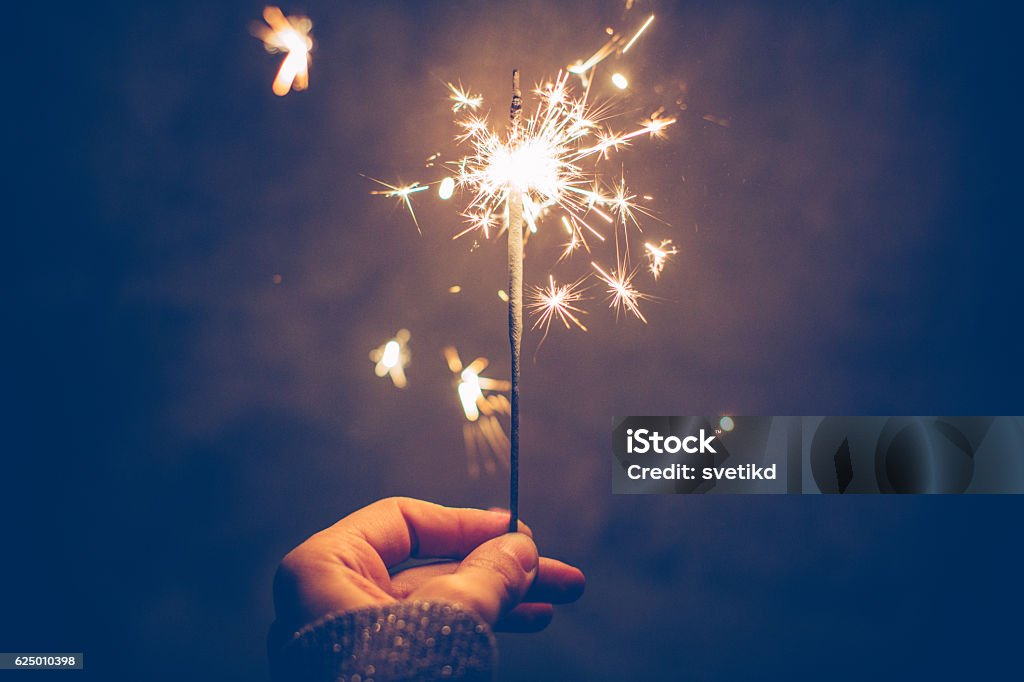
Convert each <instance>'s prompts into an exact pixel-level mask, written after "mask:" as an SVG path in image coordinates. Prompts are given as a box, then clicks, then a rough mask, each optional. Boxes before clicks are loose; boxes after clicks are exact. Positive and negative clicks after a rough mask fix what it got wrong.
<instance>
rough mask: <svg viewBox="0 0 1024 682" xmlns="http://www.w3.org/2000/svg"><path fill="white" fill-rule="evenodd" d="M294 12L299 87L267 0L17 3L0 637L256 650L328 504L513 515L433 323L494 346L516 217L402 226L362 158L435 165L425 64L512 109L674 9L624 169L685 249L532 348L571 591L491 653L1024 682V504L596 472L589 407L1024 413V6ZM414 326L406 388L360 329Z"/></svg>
mask: <svg viewBox="0 0 1024 682" xmlns="http://www.w3.org/2000/svg"><path fill="white" fill-rule="evenodd" d="M285 9H286V11H289V12H291V11H294V10H296V9H299V8H295V7H292V6H290V5H288V6H285ZM305 9H306V10H308V12H309V14H310V15H311V16H312V17H313V20H314V22H315V26H314V36H315V37H316V39H317V41H318V46H317V50H316V52H315V54H314V65H313V72H312V84H311V89H310V91H309V92H306V93H300V94H297V95H296V94H292V95H289V96H288V97H286V98H283V99H278V98H275V97H274V96H273V95H272V94H271V93H270V87H269V86H270V81H271V79H272V76H273V72H274V70H275V69H276V68H277V63H278V59H277V58H275V57H271V56H269V55H267V54H265V53H264V52H263V50H262V48H261V47H260V45H259V44H258V42H257V41H256V40H254V39H253V38H252V37H251V36H249V35H248V25H249V22H250V21H252V20H255V19H257V18H258V17H259V13H260V10H261V5H260V3H257V2H243V3H234V2H232V3H173V4H169V5H166V6H162V7H153V6H148V5H145V4H143V5H139V4H127V3H126V4H124V5H123V6H120V7H117V6H107V5H104V4H100V5H96V6H85V5H78V6H68V7H63V6H56V5H49V6H46V7H33V6H23V7H20V8H16V9H14V10H13V14H11V13H10V12H11V10H8V16H7V21H6V22H5V25H6V31H5V36H6V38H7V41H6V42H7V45H6V49H5V55H6V57H5V60H4V63H5V65H6V67H7V69H8V70H9V72H8V73H7V75H6V77H5V79H4V84H5V87H4V90H5V95H4V101H5V107H4V108H5V110H6V113H7V116H6V117H5V118H6V119H7V123H6V124H5V126H4V139H5V145H4V148H5V152H4V160H5V163H4V178H5V182H4V186H5V192H4V194H5V201H4V211H5V213H6V216H5V218H4V220H3V233H4V243H3V253H4V254H5V256H6V257H5V259H4V268H3V280H4V289H5V297H4V300H5V303H6V316H5V318H6V320H7V324H6V325H5V327H4V338H5V341H6V343H5V344H4V345H5V347H6V362H5V363H4V369H3V372H4V381H3V387H4V389H5V393H6V395H7V399H6V400H5V401H4V404H5V405H6V407H5V408H4V410H3V418H4V423H5V427H4V431H3V433H4V438H3V445H2V452H3V470H2V473H0V486H2V502H0V504H2V506H3V508H2V512H3V515H2V519H3V520H2V523H3V533H2V537H3V539H4V543H3V551H2V554H0V557H2V569H0V570H2V583H0V650H7V651H15V650H19V649H26V650H35V651H50V650H54V651H56V650H73V651H85V652H86V656H87V658H86V661H87V668H88V669H89V670H90V671H91V672H92V674H94V675H95V677H96V678H97V679H122V678H123V679H150V680H164V679H166V680H170V679H182V678H186V679H242V678H245V679H263V678H265V676H266V672H265V664H264V661H263V636H264V633H265V630H266V627H267V625H268V623H269V620H270V618H271V616H272V614H271V605H270V577H271V575H272V573H273V570H274V567H275V565H276V562H277V560H278V559H279V558H280V557H281V556H282V555H283V554H284V553H285V552H286V551H287V550H288V549H290V548H291V547H292V546H294V545H295V544H296V543H298V542H299V541H301V540H302V539H303V538H304V537H306V536H307V535H308V534H310V533H312V532H314V531H315V530H317V529H319V528H321V527H323V526H324V525H326V524H328V523H330V522H332V521H333V520H335V519H337V518H339V517H340V516H343V515H344V514H346V513H348V512H349V511H351V510H353V509H355V508H357V507H359V506H361V505H363V504H365V503H367V502H369V501H371V500H373V499H376V498H378V497H381V496H385V495H393V494H405V495H413V496H417V497H424V498H427V499H433V500H435V501H439V502H443V503H446V504H471V505H483V506H487V505H492V504H501V503H502V501H503V500H504V494H505V493H504V483H503V481H502V480H501V477H500V476H497V477H492V478H483V479H480V480H473V479H472V478H470V477H469V476H468V475H467V474H466V467H465V463H464V457H463V454H462V452H461V450H462V442H461V437H460V435H459V434H460V430H461V425H460V421H461V416H460V414H459V408H458V406H457V404H456V403H455V401H454V391H453V390H452V388H451V385H450V384H449V383H448V382H449V381H450V374H449V373H448V370H447V368H446V367H445V366H444V364H443V360H442V358H441V355H440V351H441V348H442V347H443V346H444V345H445V344H448V343H454V344H456V345H457V346H459V348H460V350H461V351H462V352H463V356H464V357H465V358H466V359H470V358H472V357H476V356H477V355H483V356H487V357H490V358H491V359H492V361H493V364H492V366H491V368H490V370H489V372H490V374H491V375H492V376H495V377H505V376H507V372H506V370H505V362H506V357H507V356H506V353H507V350H506V346H505V341H504V336H503V331H502V329H503V324H504V312H503V309H502V307H501V303H500V301H498V300H497V298H496V297H495V296H494V291H495V290H496V289H498V288H500V287H501V286H502V285H503V283H502V279H503V276H502V268H501V265H500V264H501V262H502V260H501V259H502V258H503V256H502V248H501V247H500V245H496V246H495V245H491V244H486V243H485V244H482V245H481V247H480V248H478V249H475V250H473V251H472V252H471V249H470V246H471V243H470V242H468V241H462V242H455V243H452V242H451V241H450V235H451V234H453V233H454V231H455V228H456V227H457V219H456V218H455V216H454V210H453V207H451V206H448V205H442V204H440V202H438V201H436V200H434V199H431V198H427V197H423V198H422V200H421V201H419V202H418V203H417V211H418V215H419V217H420V221H421V224H422V225H423V226H424V234H423V236H422V237H419V236H417V234H416V232H415V229H414V227H413V226H412V224H411V222H410V220H409V218H408V216H407V215H405V214H404V213H403V212H402V211H401V210H400V209H394V208H393V207H392V206H391V205H389V203H388V201H387V200H384V199H380V198H378V197H370V196H369V194H368V192H369V190H370V189H372V185H371V184H370V183H368V182H367V181H366V180H364V179H363V178H361V177H360V176H359V175H358V173H361V172H363V173H367V174H369V175H374V176H376V177H385V178H395V177H399V176H401V177H403V178H404V179H405V180H406V181H412V180H429V179H433V176H431V175H430V173H431V172H432V171H430V170H427V169H424V168H423V159H424V158H426V157H427V156H428V155H430V154H431V153H433V152H434V151H438V149H439V148H440V147H442V146H445V147H446V148H447V147H449V145H448V144H447V142H446V140H447V139H449V137H450V135H451V128H450V126H449V124H448V122H447V121H448V118H449V112H448V111H447V105H446V102H445V93H444V90H443V84H442V82H443V81H445V80H458V79H462V81H463V82H464V83H465V84H467V85H472V87H473V88H474V89H475V90H477V91H478V92H482V93H484V94H485V96H487V97H488V99H489V101H490V102H492V103H495V102H496V104H494V107H495V110H496V111H499V112H500V111H501V110H502V109H503V108H504V106H505V105H504V99H505V97H506V90H507V83H506V81H507V74H508V72H509V70H510V69H511V68H512V67H513V66H519V67H520V68H522V69H523V72H524V74H525V77H526V80H527V81H528V82H533V81H535V80H539V79H541V78H543V77H546V76H549V75H551V74H552V73H553V72H554V71H557V69H558V68H560V67H561V66H563V65H564V64H567V63H569V62H570V61H573V60H575V59H577V58H580V57H585V56H586V55H588V54H590V52H591V51H593V50H594V49H596V48H597V46H598V45H600V43H601V40H602V38H603V33H602V30H603V28H604V26H605V25H608V24H612V25H615V26H620V27H622V28H623V30H628V27H629V26H633V25H636V24H637V23H639V21H640V20H642V18H643V17H644V16H645V14H646V13H647V12H648V11H654V12H656V13H657V14H658V20H657V21H656V22H655V24H654V26H653V27H652V30H651V32H650V34H649V35H647V36H645V37H644V39H643V41H642V42H640V43H638V47H637V48H635V51H634V52H633V53H631V55H630V58H629V59H624V60H623V61H622V62H621V66H622V68H627V69H629V70H630V76H631V81H632V83H633V87H634V89H633V93H632V94H631V95H630V96H629V97H630V98H631V99H628V100H627V101H626V106H627V108H629V109H630V110H631V111H634V112H636V116H635V118H640V117H642V116H643V115H645V114H647V113H649V111H650V110H653V109H654V108H655V107H656V106H658V105H659V104H662V103H668V104H669V105H670V111H675V112H676V113H677V114H678V115H679V116H680V122H679V123H678V124H677V126H675V127H674V128H673V129H672V130H671V132H670V136H669V139H668V141H666V142H662V143H651V144H648V143H644V144H643V145H639V146H638V149H637V151H635V152H633V153H632V154H626V155H624V156H623V161H624V163H626V164H627V166H628V171H627V172H628V173H630V175H629V179H630V182H631V183H635V184H636V186H638V187H642V189H643V191H644V192H649V193H651V194H652V195H654V196H655V197H656V200H657V202H658V203H657V206H656V208H657V210H658V212H659V215H660V216H661V217H662V218H663V219H664V220H665V221H666V222H667V223H670V224H671V228H668V227H665V226H661V225H659V226H658V227H656V228H652V229H654V230H655V232H654V233H653V234H655V235H658V236H671V237H672V238H673V239H674V240H675V241H676V243H677V244H679V245H680V247H681V253H680V255H679V257H678V258H677V259H676V262H675V263H674V264H673V265H671V266H670V268H669V269H668V270H667V271H666V273H665V276H664V277H663V278H662V280H661V282H660V283H659V284H658V285H657V286H656V287H653V289H652V293H655V294H657V295H658V296H660V297H662V298H663V299H665V300H664V301H662V302H660V303H655V304H649V305H648V306H647V307H646V308H645V311H646V312H647V313H648V314H649V316H650V319H651V323H650V324H649V325H647V326H643V325H640V324H639V323H637V322H636V321H635V320H627V321H620V322H619V323H618V324H617V325H616V324H615V323H614V320H613V315H612V314H611V312H610V311H606V310H603V309H602V306H603V304H602V303H600V302H597V303H596V304H593V305H592V314H591V315H590V317H589V318H588V322H589V323H590V324H589V326H590V327H591V332H590V334H588V335H587V336H581V335H579V334H577V333H564V332H565V330H556V331H553V333H552V336H551V338H549V339H548V341H547V342H546V344H545V345H544V346H543V347H542V348H541V349H540V350H539V351H537V350H536V340H537V339H536V336H528V337H527V340H526V351H525V353H528V354H530V356H531V357H530V359H529V361H528V362H527V363H526V366H525V368H524V374H523V382H524V384H523V400H524V402H523V429H524V445H523V447H524V450H523V452H524V455H523V499H522V513H523V516H524V517H525V518H526V520H528V521H529V522H530V523H531V525H532V526H533V528H534V529H535V531H536V533H537V537H538V541H539V543H540V546H541V549H542V551H544V552H546V553H549V554H551V555H554V556H559V557H561V558H563V559H566V560H568V561H571V562H573V563H576V564H578V565H580V566H581V567H582V568H583V569H584V571H585V572H586V573H587V575H588V580H589V583H588V591H587V594H586V595H585V596H584V598H583V599H582V600H581V601H580V602H579V603H578V604H577V605H574V606H571V607H567V608H565V609H563V610H561V612H560V613H559V614H558V615H557V616H556V621H555V623H554V624H553V625H552V626H551V628H550V629H549V631H548V632H546V633H545V634H542V635H538V636H532V637H503V638H502V640H501V647H502V660H503V663H502V668H501V673H500V678H501V679H509V680H511V679H557V678H565V679H590V680H599V679H603V680H613V679H615V680H618V679H641V678H651V677H654V678H658V677H663V678H668V677H671V678H673V679H674V678H682V679H694V680H699V679H750V678H759V679H761V678H765V677H781V676H783V675H786V676H791V677H795V678H812V677H815V678H817V677H820V676H825V677H830V678H850V679H854V678H856V679H862V678H864V677H874V678H881V679H893V678H900V677H907V678H913V679H918V678H923V677H926V676H928V677H953V676H962V677H970V678H972V679H1005V678H1008V677H1012V676H1014V673H1015V672H1016V671H1017V670H1019V667H1020V654H1019V640H1020V633H1021V628H1020V624H1019V619H1020V614H1021V608H1022V606H1024V589H1022V586H1021V574H1022V570H1024V560H1022V553H1021V550H1020V531H1019V523H1020V518H1021V516H1020V514H1021V511H1022V504H1021V500H1020V499H1019V498H1017V497H993V498H980V497H978V498H966V497H965V498H953V497H946V498H910V499H890V498H883V497H874V498H857V499H841V498H812V497H790V498H774V497H773V498H770V499H769V498H756V497H733V498H724V497H718V498H711V497H709V498H687V497H646V498H639V497H612V496H611V494H610V481H609V477H608V467H607V461H608V460H607V439H608V429H609V428H610V423H611V416H612V415H614V414H722V413H732V414H773V415H779V414H1021V413H1022V411H1024V403H1022V399H1021V392H1020V385H1021V378H1022V371H1021V370H1022V362H1021V352H1020V348H1021V342H1020V324H1019V320H1020V290H1021V287H1020V284H1019V282H1020V278H1019V261H1020V258H1019V254H1020V247H1021V242H1022V238H1021V236H1020V228H1021V221H1020V219H1019V215H1018V214H1019V211H1018V207H1019V204H1020V202H1019V194H1020V191H1019V187H1018V184H1019V178H1020V173H1019V164H1020V161H1019V159H1020V157H1019V154H1018V145H1017V141H1018V140H1017V137H1018V131H1019V129H1020V123H1019V121H1018V119H1019V113H1020V112H1019V107H1018V106H1017V105H1016V99H1017V93H1016V90H1018V89H1019V82H1020V77H1019V74H1018V73H1017V69H1016V62H1017V60H1016V59H1014V57H1015V56H1016V55H1015V54H1014V50H1012V49H1011V48H1012V47H1013V46H1014V45H1015V44H1016V41H1015V38H1016V36H1015V35H1011V30H1015V29H1014V27H1015V26H1016V17H1012V16H1009V14H1008V10H1004V9H1001V8H999V7H996V6H987V5H985V4H978V3H955V4H948V3H932V2H928V3H925V2H920V3H916V2H915V3H899V6H898V7H894V6H893V3H847V2H842V3H833V4H832V5H831V6H830V7H828V8H823V7H820V6H818V5H817V4H811V3H808V4H803V3H787V4H785V5H784V6H778V7H771V8H769V7H765V6H763V3H745V2H712V3H702V2H696V3H647V2H641V3H639V6H638V8H637V9H635V10H634V11H633V13H631V14H629V15H628V16H627V17H626V19H622V18H621V15H622V12H621V4H620V3H616V2H609V3H601V4H598V5H597V6H595V5H593V4H591V3H582V2H570V3H551V2H548V3H541V2H525V3H479V4H478V3H468V2H467V3H450V2H443V3H418V2H417V3H413V2H408V3H401V2H384V3H372V4H371V3H348V4H346V3H315V2H311V3H309V5H308V6H307V7H306V8H305ZM11 41H13V45H11ZM616 68H619V67H616ZM603 73H604V75H605V76H607V74H608V73H610V71H608V70H606V71H604V72H603ZM676 100H678V101H679V102H683V103H685V104H686V106H687V108H686V110H685V111H679V110H678V105H677V104H673V103H674V102H676ZM527 106H529V102H527ZM706 114H707V115H712V116H714V117H715V118H718V119H723V118H724V119H728V123H729V124H728V126H727V127H726V126H722V125H716V124H715V123H712V122H709V121H707V120H705V119H704V118H703V117H704V116H705V115H706ZM629 120H630V119H628V118H627V119H626V123H628V122H629ZM626 123H624V124H623V125H625V124H626ZM538 239H542V237H540V236H539V237H538ZM542 244H543V243H542ZM532 247H534V244H532V243H531V248H532ZM537 248H541V247H537ZM534 253H536V254H537V255H532V254H534ZM548 260H553V258H552V259H547V257H546V256H542V255H541V252H540V251H532V252H531V257H530V258H528V261H527V280H528V282H530V283H539V282H541V281H543V279H544V272H545V270H544V268H546V267H547V262H548ZM584 266H585V264H584ZM274 275H280V276H281V283H280V284H274V282H273V277H274ZM455 283H461V284H462V285H463V287H464V293H463V294H462V295H460V297H459V298H455V297H452V296H451V295H449V294H448V293H447V288H448V286H450V285H451V284H455ZM648 284H649V283H648ZM401 326H408V327H409V328H410V329H411V330H412V333H413V337H412V349H413V353H414V356H413V365H412V367H411V368H410V381H411V384H410V387H409V389H407V390H406V391H404V392H401V393H399V392H397V391H395V390H394V389H392V388H391V387H390V386H389V385H388V384H387V383H386V382H382V381H379V380H377V379H376V378H375V377H373V375H372V372H371V369H372V366H371V364H370V362H369V360H368V359H367V357H366V354H367V352H368V351H369V349H370V348H373V347H375V346H377V345H379V344H380V343H381V342H382V341H383V340H384V339H386V338H388V337H389V336H390V335H391V334H393V333H394V331H395V330H396V329H398V328H399V327H401ZM556 332H557V333H556ZM535 351H536V353H535ZM534 354H535V355H534ZM467 356H468V357H467ZM65 674H66V673H65ZM1017 674H1019V673H1017ZM62 679H63V678H62Z"/></svg>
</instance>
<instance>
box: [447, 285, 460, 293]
mask: <svg viewBox="0 0 1024 682" xmlns="http://www.w3.org/2000/svg"><path fill="white" fill-rule="evenodd" d="M460 291H462V287H461V286H459V285H458V284H455V285H453V286H450V287H448V293H449V294H457V293H459V292H460Z"/></svg>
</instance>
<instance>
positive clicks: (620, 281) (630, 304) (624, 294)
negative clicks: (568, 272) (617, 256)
mask: <svg viewBox="0 0 1024 682" xmlns="http://www.w3.org/2000/svg"><path fill="white" fill-rule="evenodd" d="M591 265H593V266H594V269H595V270H597V272H598V275H599V277H600V279H601V281H603V282H604V283H605V284H607V285H608V293H609V294H611V299H610V300H611V303H609V304H608V307H609V308H615V316H616V317H618V315H619V313H620V312H623V313H625V312H630V313H633V314H634V315H636V317H637V319H639V320H640V321H642V322H643V323H644V324H647V318H646V317H644V315H643V313H641V312H640V305H639V302H640V300H641V299H649V298H650V296H648V295H646V294H642V293H640V292H639V291H637V290H636V289H635V288H634V287H633V278H634V277H636V270H635V269H634V270H633V271H632V272H630V273H628V274H627V273H626V267H625V264H623V263H620V264H619V270H618V273H617V274H614V275H609V274H608V273H607V272H605V271H604V270H602V269H601V267H600V266H599V265H598V264H597V263H593V262H591Z"/></svg>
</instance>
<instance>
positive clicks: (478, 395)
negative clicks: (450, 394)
mask: <svg viewBox="0 0 1024 682" xmlns="http://www.w3.org/2000/svg"><path fill="white" fill-rule="evenodd" d="M444 356H445V359H446V360H447V362H448V369H449V370H451V372H452V374H454V375H455V392H456V395H457V396H458V399H459V404H460V405H461V406H462V412H463V414H464V415H465V417H466V423H464V424H463V425H462V437H463V440H464V442H465V445H466V457H467V459H468V465H469V473H470V475H471V476H473V477H474V478H475V477H477V476H478V475H479V474H480V461H481V460H483V464H484V468H485V469H486V471H487V472H488V473H493V472H494V469H495V462H504V463H507V461H508V450H509V441H508V437H507V436H506V435H505V431H504V429H502V427H501V422H500V421H498V415H507V414H508V413H509V408H510V405H509V402H508V398H506V397H505V396H504V395H502V393H503V392H507V391H508V390H510V389H511V387H512V386H511V383H510V382H508V381H500V380H496V379H488V378H487V377H482V376H480V372H482V371H484V370H485V369H486V368H487V365H488V361H487V358H477V359H476V360H474V361H473V362H471V363H470V364H469V365H467V366H465V367H464V366H463V365H462V360H461V359H460V358H459V352H458V351H457V350H456V349H455V348H454V347H452V346H448V347H447V348H445V349H444Z"/></svg>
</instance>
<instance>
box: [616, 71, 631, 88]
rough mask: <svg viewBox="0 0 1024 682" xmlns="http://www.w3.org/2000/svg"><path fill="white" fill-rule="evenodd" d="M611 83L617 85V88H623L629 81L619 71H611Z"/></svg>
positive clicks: (627, 85)
mask: <svg viewBox="0 0 1024 682" xmlns="http://www.w3.org/2000/svg"><path fill="white" fill-rule="evenodd" d="M612 85H614V86H615V87H617V88H618V89H619V90H625V89H626V88H628V87H629V81H628V80H627V79H626V77H625V76H623V75H622V74H621V73H613V74H612Z"/></svg>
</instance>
